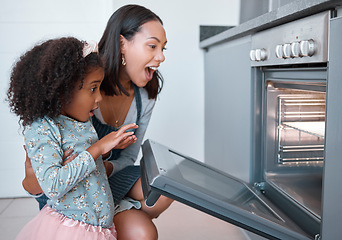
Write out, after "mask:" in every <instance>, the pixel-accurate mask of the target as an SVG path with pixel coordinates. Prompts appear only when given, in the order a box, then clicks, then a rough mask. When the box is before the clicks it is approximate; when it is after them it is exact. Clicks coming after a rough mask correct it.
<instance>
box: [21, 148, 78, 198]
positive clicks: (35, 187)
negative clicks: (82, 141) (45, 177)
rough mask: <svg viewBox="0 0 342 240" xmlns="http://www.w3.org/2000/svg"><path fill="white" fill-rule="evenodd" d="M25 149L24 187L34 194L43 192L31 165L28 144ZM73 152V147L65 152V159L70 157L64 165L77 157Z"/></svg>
mask: <svg viewBox="0 0 342 240" xmlns="http://www.w3.org/2000/svg"><path fill="white" fill-rule="evenodd" d="M24 149H25V153H26V160H25V178H24V179H23V181H22V185H23V187H24V189H25V190H26V191H27V192H29V193H30V194H32V195H38V194H41V193H43V190H42V189H41V188H40V185H39V183H38V181H37V178H36V175H35V174H34V171H33V168H32V165H31V160H30V158H29V157H28V155H27V151H26V146H24ZM72 153H73V150H72V149H69V150H67V151H65V152H64V153H63V159H66V158H68V157H69V158H68V159H67V160H65V161H64V162H63V163H62V165H63V166H64V165H65V164H67V163H69V162H71V161H72V160H74V159H75V158H76V157H77V154H73V155H71V154H72Z"/></svg>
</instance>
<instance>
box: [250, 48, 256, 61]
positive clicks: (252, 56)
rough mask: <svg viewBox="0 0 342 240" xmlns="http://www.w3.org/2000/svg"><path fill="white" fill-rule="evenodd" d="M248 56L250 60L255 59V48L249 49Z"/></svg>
mask: <svg viewBox="0 0 342 240" xmlns="http://www.w3.org/2000/svg"><path fill="white" fill-rule="evenodd" d="M249 58H250V59H251V60H252V61H255V60H256V59H255V50H251V51H250V52H249Z"/></svg>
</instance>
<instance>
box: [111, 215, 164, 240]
mask: <svg viewBox="0 0 342 240" xmlns="http://www.w3.org/2000/svg"><path fill="white" fill-rule="evenodd" d="M114 224H115V228H116V231H117V234H118V239H120V240H133V239H134V240H136V239H139V240H140V239H141V240H145V239H146V240H154V239H155V240H157V239H158V232H157V228H156V226H155V225H154V223H153V222H152V220H151V218H150V217H149V216H148V215H147V214H146V213H145V212H143V211H141V210H137V209H130V210H126V211H123V212H121V213H118V214H117V215H115V217H114Z"/></svg>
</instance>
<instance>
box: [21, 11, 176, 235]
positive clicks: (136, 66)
mask: <svg viewBox="0 0 342 240" xmlns="http://www.w3.org/2000/svg"><path fill="white" fill-rule="evenodd" d="M166 43H167V39H166V34H165V30H164V27H163V23H162V21H161V19H160V18H159V17H158V16H157V15H156V14H154V13H153V12H151V11H150V10H148V9H146V8H144V7H142V6H139V5H126V6H123V7H121V8H119V9H118V10H117V11H115V12H114V13H113V15H112V16H111V18H110V19H109V21H108V24H107V27H106V29H105V31H104V33H103V36H102V38H101V40H100V42H99V51H100V54H101V55H102V56H103V57H104V59H105V62H106V67H105V78H104V80H103V83H102V85H101V91H102V96H103V100H102V102H101V103H100V108H99V109H98V110H97V111H96V112H95V116H94V117H93V118H92V121H93V124H94V127H95V129H96V131H97V133H98V135H99V138H102V137H103V136H104V135H106V134H107V133H109V132H111V131H117V130H118V129H119V128H120V126H122V125H124V124H128V123H133V122H135V123H137V125H138V126H139V128H138V129H136V131H135V136H136V139H135V138H130V139H128V140H127V141H125V142H123V143H122V145H121V148H124V147H126V148H125V149H123V150H121V149H117V150H113V151H112V154H111V157H110V160H109V161H108V162H107V164H106V170H107V174H108V175H109V179H108V180H109V183H110V186H111V189H112V193H113V197H114V201H115V203H116V204H117V206H116V211H115V216H114V224H115V226H116V230H117V234H118V239H120V240H124V239H149V240H150V239H157V238H158V233H157V229H156V227H155V225H154V224H153V222H152V219H153V218H155V217H157V216H158V215H159V214H160V213H162V212H163V211H164V210H165V209H166V208H168V207H169V206H170V204H171V203H172V200H171V199H168V198H166V197H163V196H162V197H160V199H159V200H158V201H157V203H156V204H155V206H154V207H152V208H148V207H147V206H146V205H145V203H144V199H143V194H142V187H141V179H140V167H139V166H134V162H135V161H136V159H137V156H138V153H139V149H140V145H141V143H142V140H143V137H144V134H145V132H146V128H147V125H148V123H149V120H150V117H151V113H152V110H153V107H154V104H155V101H156V97H157V95H158V94H159V92H160V90H161V88H162V78H161V76H160V74H159V73H158V70H157V68H158V67H159V66H160V64H161V63H162V62H163V61H164V60H165V56H164V54H163V51H164V50H165V45H166ZM66 155H67V156H68V155H70V153H68V154H66ZM71 160H72V158H70V159H69V161H71ZM26 162H28V161H26ZM26 165H27V163H26ZM26 172H27V176H26V178H25V179H24V181H23V186H24V188H25V189H26V190H27V191H28V192H30V193H33V194H35V193H38V192H39V187H38V186H37V185H36V184H32V182H33V181H35V180H32V178H31V180H29V179H30V176H31V177H32V173H31V172H30V171H29V169H28V168H27V169H26ZM33 176H34V175H33ZM29 182H30V183H29ZM40 192H41V191H40Z"/></svg>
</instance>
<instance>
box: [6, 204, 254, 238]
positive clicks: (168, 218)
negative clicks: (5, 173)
mask: <svg viewBox="0 0 342 240" xmlns="http://www.w3.org/2000/svg"><path fill="white" fill-rule="evenodd" d="M37 212H38V204H37V203H36V201H35V200H34V199H32V198H16V199H0V239H3V240H12V239H14V238H15V236H16V234H17V233H18V231H20V229H21V228H22V227H23V226H24V225H25V224H26V223H27V222H28V221H29V220H30V219H31V218H33V217H34V216H35V215H36V214H37ZM154 222H155V224H156V226H157V228H158V232H159V239H160V240H171V239H172V240H183V239H184V240H195V239H196V240H202V239H203V240H204V239H215V240H221V239H222V240H223V239H230V240H247V239H250V238H249V237H248V236H247V235H246V234H245V232H244V231H241V229H240V228H237V227H235V226H234V225H231V224H229V223H226V222H224V221H221V220H219V219H217V218H214V217H211V216H210V215H207V214H205V213H202V212H200V211H197V210H195V209H193V208H191V207H188V206H186V205H183V204H181V203H179V202H174V203H173V204H172V205H171V207H170V208H169V209H168V210H166V211H165V212H164V213H163V214H161V215H160V216H159V217H158V218H157V219H155V220H154Z"/></svg>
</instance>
